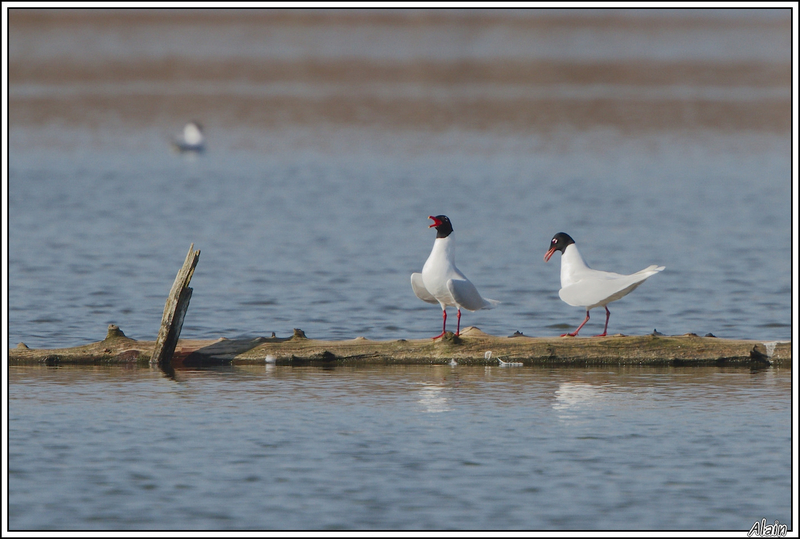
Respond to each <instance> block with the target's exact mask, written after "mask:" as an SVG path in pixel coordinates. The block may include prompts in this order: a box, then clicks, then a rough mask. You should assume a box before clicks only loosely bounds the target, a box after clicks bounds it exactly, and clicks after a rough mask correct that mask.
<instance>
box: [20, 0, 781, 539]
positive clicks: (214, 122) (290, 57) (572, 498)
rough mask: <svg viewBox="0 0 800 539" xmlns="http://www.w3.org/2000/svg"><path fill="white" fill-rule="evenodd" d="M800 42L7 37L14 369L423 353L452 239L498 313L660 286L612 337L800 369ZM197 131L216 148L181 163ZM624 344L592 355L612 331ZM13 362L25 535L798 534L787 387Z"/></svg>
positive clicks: (478, 28) (353, 24)
mask: <svg viewBox="0 0 800 539" xmlns="http://www.w3.org/2000/svg"><path fill="white" fill-rule="evenodd" d="M788 21H789V12H788V11H786V10H784V11H781V10H745V11H715V10H699V11H681V10H667V11H652V10H648V11H621V12H620V11H609V10H599V11H573V10H566V11H565V10H555V11H524V10H523V11H466V12H461V11H445V12H427V11H422V12H420V11H384V12H380V13H374V12H355V13H353V12H344V11H338V12H335V13H328V12H295V11H278V12H274V11H256V12H241V11H222V12H211V11H205V12H202V13H200V14H198V13H194V12H191V11H178V12H166V11H161V12H158V13H157V14H155V15H154V14H149V13H146V12H144V13H142V12H137V13H128V12H121V11H112V12H103V11H93V12H91V13H90V14H86V13H80V12H69V13H67V14H64V13H61V14H60V15H58V16H53V15H52V14H48V13H40V12H35V11H24V12H23V11H17V12H15V13H12V16H11V18H10V24H9V47H8V48H9V80H10V85H9V118H10V120H9V125H10V130H9V164H8V216H9V220H8V253H9V266H8V277H9V290H8V309H9V310H8V334H7V341H6V342H7V345H8V346H10V347H13V346H16V344H17V343H18V342H20V341H23V342H25V343H26V344H27V345H28V346H31V347H40V348H52V347H61V346H75V345H80V344H84V343H87V342H92V341H97V340H99V339H101V338H103V337H104V336H105V332H106V326H107V325H108V324H110V323H115V324H118V325H119V326H120V327H121V328H122V329H123V331H124V332H125V333H126V334H127V335H129V336H131V337H133V338H136V339H153V338H154V337H155V335H156V334H157V331H158V327H159V323H160V319H161V315H162V312H163V308H164V301H165V299H166V296H167V294H168V292H169V288H170V286H171V284H172V281H173V279H174V277H175V274H176V272H177V270H178V268H179V267H180V264H181V263H182V261H183V259H184V256H185V254H186V252H187V250H188V249H189V245H190V244H191V243H194V245H195V248H197V249H200V250H201V252H202V254H201V255H200V261H199V264H198V267H197V270H196V272H195V275H194V277H193V279H192V287H193V288H194V294H193V297H192V301H191V305H190V308H189V311H188V314H187V316H186V319H185V323H184V327H183V336H185V337H191V338H208V339H215V338H218V337H228V338H236V337H242V336H249V337H254V336H261V335H266V336H268V335H270V334H271V332H273V331H274V332H275V333H276V334H277V335H278V336H288V335H290V334H291V333H292V329H293V328H301V329H303V330H304V331H305V332H306V334H307V335H308V336H309V337H312V338H330V339H351V338H354V337H356V336H365V337H367V338H370V339H397V338H406V339H408V338H423V337H426V336H432V335H434V334H435V333H437V332H438V331H439V327H440V326H439V324H440V321H441V314H440V311H439V309H438V308H436V307H434V306H431V305H428V304H426V303H423V302H421V301H420V300H418V299H417V298H416V297H415V296H414V294H413V292H412V291H411V287H410V283H409V276H410V274H411V273H412V272H415V271H420V270H421V268H422V265H423V263H424V262H425V259H426V258H427V256H428V254H429V252H430V249H431V245H432V243H433V238H434V234H433V232H432V231H431V230H429V229H428V228H427V227H428V224H429V220H428V219H427V216H428V215H437V214H446V215H448V216H449V217H450V218H451V220H452V222H453V225H454V228H455V234H456V237H457V241H458V249H457V261H458V265H459V267H460V268H461V269H462V270H463V271H464V273H465V274H466V275H467V276H468V277H469V278H470V279H471V280H472V281H473V282H474V283H475V284H476V286H477V287H478V289H479V290H480V291H481V292H482V293H483V294H484V295H485V296H487V297H490V298H494V299H497V300H499V301H501V302H502V304H501V305H500V306H499V307H498V308H497V309H495V310H492V311H482V312H478V313H469V312H465V313H464V317H463V320H462V322H463V325H464V326H469V325H475V326H478V327H480V328H481V329H482V330H484V331H486V332H488V333H491V334H495V335H510V334H513V333H514V332H515V331H521V332H523V333H524V334H525V335H531V336H551V335H558V334H560V333H563V332H564V330H565V329H573V328H575V327H576V326H577V325H578V323H579V322H580V321H581V320H582V319H583V313H582V312H581V311H580V310H579V309H575V308H571V307H569V306H567V305H566V304H564V303H563V302H561V301H560V299H559V298H558V288H559V264H560V260H559V259H558V257H555V258H554V259H553V260H551V262H550V263H549V264H546V263H544V262H543V260H542V257H543V255H544V252H545V250H546V248H547V247H548V243H549V240H550V238H551V237H552V235H553V234H554V233H556V232H559V231H565V232H568V233H570V234H571V235H572V236H573V237H574V238H575V239H576V241H577V242H578V244H579V245H580V248H581V252H582V254H583V255H584V257H585V258H586V259H587V262H588V263H589V264H590V265H592V266H593V267H595V268H598V269H607V270H611V271H617V272H622V273H629V272H634V271H637V270H639V269H642V268H644V267H646V266H648V265H650V264H660V265H664V266H666V268H667V269H666V270H665V271H664V272H662V273H660V274H658V275H656V276H654V277H653V278H652V279H650V280H648V282H647V283H646V284H644V285H643V286H642V287H640V288H639V289H637V290H636V291H635V292H634V293H633V294H631V295H630V296H628V297H626V298H625V299H623V300H622V301H620V302H618V303H614V304H612V305H611V312H612V315H613V316H612V317H611V322H610V325H609V332H611V333H625V334H645V333H650V332H652V331H653V329H657V330H658V331H660V332H662V333H666V334H683V333H686V332H695V333H697V334H700V335H704V334H706V333H709V332H710V333H713V334H715V335H717V336H718V337H729V338H750V339H761V340H764V341H773V340H788V339H790V338H792V325H791V323H792V318H791V312H792V311H791V306H792V295H791V294H792V289H791V228H792V206H791V196H792V183H791V182H792V180H791V154H790V149H791V148H790V128H791V124H790V119H791V102H790V89H791V88H790V82H791V69H790V67H791V50H790V48H789V44H790V43H791V42H790V40H789V32H790V26H789V24H788ZM190 119H198V120H200V121H201V122H202V123H203V124H204V126H205V128H206V134H207V137H208V150H207V152H206V153H205V154H203V155H200V156H194V157H190V156H181V155H177V154H174V153H171V151H170V148H169V141H170V139H171V138H172V137H173V136H174V135H175V134H177V133H178V132H179V131H180V129H181V128H182V126H183V124H184V123H185V122H186V121H188V120H190ZM602 318H603V317H602V315H599V314H595V315H594V316H593V317H592V321H591V322H590V323H589V324H588V325H587V328H586V329H585V330H584V331H585V332H586V334H587V335H592V334H594V333H597V332H598V331H600V327H601V324H602ZM180 378H181V379H180V380H179V381H173V380H169V379H167V378H165V377H163V376H162V375H161V374H160V373H158V372H154V371H149V370H146V369H145V370H142V369H135V368H134V369H116V368H99V369H68V368H62V369H57V368H54V369H39V368H29V367H25V368H23V367H13V368H12V369H11V385H10V397H11V401H10V407H9V419H10V448H11V461H10V462H11V464H10V472H11V483H10V509H11V512H10V515H11V519H10V523H11V525H12V527H18V528H59V527H68V528H87V529H88V528H112V529H116V528H141V527H149V528H164V529H180V528H189V527H193V528H220V529H222V528H225V529H227V528H280V529H284V528H337V527H339V528H423V529H427V528H491V529H495V528H496V529H529V528H530V529H536V528H548V529H554V528H572V529H603V528H636V529H638V528H642V529H644V528H658V529H672V528H706V529H712V528H723V529H749V528H750V526H752V523H753V522H754V521H755V520H756V519H760V518H767V520H768V521H769V522H772V521H774V520H775V519H779V520H780V521H781V522H789V517H790V515H789V509H788V507H789V506H788V504H789V473H790V464H791V462H790V448H789V427H790V412H789V406H790V404H789V403H790V401H789V396H790V373H788V372H786V371H772V370H770V371H765V372H757V373H750V372H749V371H746V370H737V371H725V370H704V369H697V370H689V371H679V370H666V371H662V370H654V369H643V370H625V371H613V370H612V371H610V372H605V371H603V372H596V371H573V370H563V371H558V370H557V371H552V372H551V371H546V370H545V371H543V370H534V369H527V368H525V369H512V370H506V369H498V368H492V369H488V370H484V369H462V368H461V367H457V368H456V369H455V370H450V368H449V367H448V368H427V369H426V368H420V367H415V368H410V367H409V368H398V369H387V368H376V369H358V370H348V369H337V370H334V371H317V370H313V369H284V368H275V369H272V370H267V371H265V370H264V368H231V369H223V370H210V371H202V372H183V373H180Z"/></svg>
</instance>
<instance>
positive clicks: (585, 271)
mask: <svg viewBox="0 0 800 539" xmlns="http://www.w3.org/2000/svg"><path fill="white" fill-rule="evenodd" d="M556 251H560V252H561V290H559V291H558V295H559V297H560V298H561V299H562V300H563V301H564V303H566V304H568V305H572V306H573V307H583V308H585V309H586V319H584V321H583V322H582V323H581V325H580V326H578V329H576V330H575V331H573V332H572V333H565V334H563V335H561V336H562V337H575V336H576V335H578V332H579V331H580V330H581V328H582V327H583V325H584V324H586V322H588V321H589V311H590V310H591V309H594V308H595V307H604V308H605V310H606V325H605V327H603V333H601V334H600V335H595V337H605V336H606V335H607V332H608V319H609V317H610V316H611V313H610V312H609V310H608V304H609V303H611V302H612V301H617V300H618V299H620V298H622V297H624V296H627V295H628V294H630V293H631V292H632V291H633V290H634V289H636V287H638V286H639V285H640V284H642V283H643V282H644V281H645V280H646V279H647V278H648V277H650V276H651V275H655V274H656V273H658V272H659V271H662V270H663V269H664V266H656V265H653V266H648V267H646V268H645V269H643V270H641V271H637V272H636V273H633V274H631V275H620V274H619V273H612V272H610V271H600V270H595V269H591V268H590V267H589V266H587V265H586V262H584V261H583V257H582V256H581V254H580V252H578V246H577V245H575V240H573V239H572V238H571V237H570V236H569V234H566V233H564V232H559V233H558V234H556V235H555V236H553V239H551V240H550V249H549V250H548V251H547V253H545V255H544V261H545V262H548V261H549V260H550V257H552V256H553V254H554V253H555V252H556Z"/></svg>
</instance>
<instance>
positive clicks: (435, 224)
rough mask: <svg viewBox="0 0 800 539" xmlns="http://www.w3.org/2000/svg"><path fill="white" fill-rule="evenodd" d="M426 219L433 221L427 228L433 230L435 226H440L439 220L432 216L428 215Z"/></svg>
mask: <svg viewBox="0 0 800 539" xmlns="http://www.w3.org/2000/svg"><path fill="white" fill-rule="evenodd" d="M428 219H433V224H432V225H430V226H429V227H428V228H433V227H435V226H439V225H441V224H442V222H441V221H440V220H439V219H437V218H436V217H434V216H433V215H429V216H428Z"/></svg>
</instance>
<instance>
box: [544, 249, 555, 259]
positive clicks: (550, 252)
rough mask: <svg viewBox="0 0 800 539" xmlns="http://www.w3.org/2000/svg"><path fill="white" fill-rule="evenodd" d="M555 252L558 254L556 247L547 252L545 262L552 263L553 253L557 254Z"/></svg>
mask: <svg viewBox="0 0 800 539" xmlns="http://www.w3.org/2000/svg"><path fill="white" fill-rule="evenodd" d="M555 252H556V248H555V247H551V248H550V250H549V251H547V252H546V253H545V254H544V261H545V262H550V257H551V256H553V253H555Z"/></svg>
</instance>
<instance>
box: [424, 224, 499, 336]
mask: <svg viewBox="0 0 800 539" xmlns="http://www.w3.org/2000/svg"><path fill="white" fill-rule="evenodd" d="M428 219H433V224H432V225H430V226H429V227H428V228H435V229H436V239H435V240H433V250H432V251H431V254H430V255H429V256H428V260H427V261H425V265H424V266H423V267H422V273H412V274H411V288H412V289H413V290H414V294H416V296H417V297H418V298H419V299H421V300H422V301H426V302H428V303H434V304H436V303H438V304H439V305H440V306H441V307H442V333H441V334H439V335H437V336H436V337H434V339H438V338H439V337H442V336H444V334H445V328H446V327H447V307H455V308H456V309H457V310H458V322H457V325H456V333H455V334H456V336H458V334H459V332H460V331H461V309H462V308H463V309H467V310H468V311H477V310H480V309H491V308H493V307H494V306H495V305H497V304H498V303H500V302H499V301H496V300H493V299H486V298H483V297H481V295H480V293H478V289H477V288H475V285H473V284H472V283H471V282H470V280H469V279H467V278H466V277H465V276H464V274H463V273H461V271H459V269H458V268H457V267H456V255H455V238H454V237H453V225H452V223H450V219H448V218H447V216H445V215H437V216H436V217H434V216H432V215H431V216H429V217H428Z"/></svg>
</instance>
